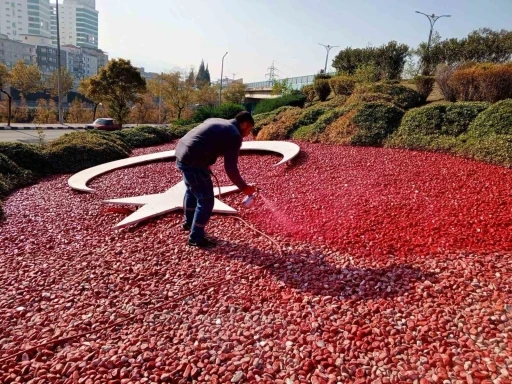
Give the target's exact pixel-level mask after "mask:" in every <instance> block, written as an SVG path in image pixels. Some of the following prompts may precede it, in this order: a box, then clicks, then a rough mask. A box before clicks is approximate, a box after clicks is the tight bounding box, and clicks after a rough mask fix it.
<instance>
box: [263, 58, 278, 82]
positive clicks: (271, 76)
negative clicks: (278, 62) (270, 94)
mask: <svg viewBox="0 0 512 384" xmlns="http://www.w3.org/2000/svg"><path fill="white" fill-rule="evenodd" d="M267 70H268V73H267V74H265V77H268V79H269V81H270V82H272V84H274V81H276V79H277V78H278V77H279V75H278V74H276V71H279V69H277V68H276V67H275V66H274V62H273V61H272V65H271V66H270V67H269V68H267Z"/></svg>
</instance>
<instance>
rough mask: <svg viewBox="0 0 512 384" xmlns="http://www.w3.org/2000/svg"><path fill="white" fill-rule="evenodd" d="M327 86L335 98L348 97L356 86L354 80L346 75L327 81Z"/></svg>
mask: <svg viewBox="0 0 512 384" xmlns="http://www.w3.org/2000/svg"><path fill="white" fill-rule="evenodd" d="M329 84H330V86H331V89H332V91H333V92H334V94H335V95H336V96H342V95H344V96H349V95H351V94H352V92H353V91H354V88H355V86H356V82H355V80H354V78H353V77H351V76H347V75H341V76H336V77H333V78H332V79H330V80H329Z"/></svg>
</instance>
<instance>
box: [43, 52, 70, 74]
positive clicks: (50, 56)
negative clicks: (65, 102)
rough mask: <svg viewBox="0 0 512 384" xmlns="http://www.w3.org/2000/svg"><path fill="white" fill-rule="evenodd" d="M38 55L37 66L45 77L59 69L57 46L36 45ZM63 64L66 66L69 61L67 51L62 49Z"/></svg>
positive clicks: (61, 58)
mask: <svg viewBox="0 0 512 384" xmlns="http://www.w3.org/2000/svg"><path fill="white" fill-rule="evenodd" d="M36 55H37V66H38V67H39V70H40V71H41V73H42V75H43V77H48V76H51V75H52V73H53V72H55V71H57V69H58V67H59V66H58V64H57V60H58V59H57V47H48V46H42V45H38V46H37V47H36ZM60 60H61V65H62V66H64V65H66V63H67V60H68V58H67V52H66V51H63V50H61V52H60Z"/></svg>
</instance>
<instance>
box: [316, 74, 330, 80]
mask: <svg viewBox="0 0 512 384" xmlns="http://www.w3.org/2000/svg"><path fill="white" fill-rule="evenodd" d="M331 77H332V76H331V75H329V74H328V73H318V74H316V75H315V80H314V81H316V80H329V79H330V78H331Z"/></svg>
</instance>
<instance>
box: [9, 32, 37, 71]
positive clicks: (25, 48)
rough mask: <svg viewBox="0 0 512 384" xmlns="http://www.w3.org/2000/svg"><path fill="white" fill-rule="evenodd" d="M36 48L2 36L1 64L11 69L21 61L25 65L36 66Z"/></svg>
mask: <svg viewBox="0 0 512 384" xmlns="http://www.w3.org/2000/svg"><path fill="white" fill-rule="evenodd" d="M36 55H37V52H36V47H35V46H34V45H31V44H25V43H21V42H19V41H16V40H11V39H8V38H7V35H0V63H2V64H4V65H6V66H7V68H9V69H11V68H12V67H13V66H14V65H15V64H16V63H17V62H18V61H19V60H23V61H24V62H25V64H27V65H30V64H36V63H37V60H36Z"/></svg>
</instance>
